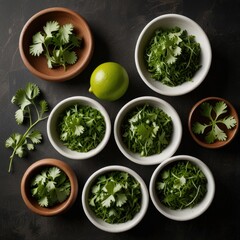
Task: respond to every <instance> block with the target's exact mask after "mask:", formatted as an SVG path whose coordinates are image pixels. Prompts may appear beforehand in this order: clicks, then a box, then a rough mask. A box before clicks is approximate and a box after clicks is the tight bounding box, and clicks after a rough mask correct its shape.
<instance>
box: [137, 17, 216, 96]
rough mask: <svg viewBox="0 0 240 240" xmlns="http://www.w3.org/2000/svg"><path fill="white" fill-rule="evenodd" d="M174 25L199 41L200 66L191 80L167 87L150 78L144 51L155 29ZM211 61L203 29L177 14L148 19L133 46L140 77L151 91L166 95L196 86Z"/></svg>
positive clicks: (182, 91)
mask: <svg viewBox="0 0 240 240" xmlns="http://www.w3.org/2000/svg"><path fill="white" fill-rule="evenodd" d="M176 26H177V27H180V28H181V29H182V30H187V32H188V34H189V35H194V36H195V40H196V42H198V43H200V47H201V65H202V67H201V68H200V69H199V70H198V71H197V72H196V74H195V75H194V77H193V78H192V81H189V82H185V83H183V84H181V85H179V86H175V87H169V86H167V85H164V84H162V83H161V82H160V81H156V80H154V79H152V78H151V74H150V73H149V72H148V70H147V68H146V64H145V60H144V52H145V48H146V45H147V44H148V42H149V40H150V39H151V38H152V36H153V34H154V32H155V30H157V29H159V28H173V27H176ZM211 61H212V50H211V45H210V42H209V39H208V37H207V35H206V34H205V32H204V31H203V29H202V28H201V27H200V26H199V25H198V24H197V23H196V22H194V21H193V20H192V19H190V18H188V17H185V16H182V15H179V14H165V15H161V16H159V17H156V18H154V19H153V20H152V21H150V22H149V23H148V24H147V25H146V26H145V27H144V28H143V30H142V32H141V33H140V35H139V37H138V40H137V43H136V47H135V64H136V68H137V71H138V73H139V75H140V77H141V78H142V80H143V81H144V82H145V83H146V85H147V86H148V87H150V88H151V89H152V90H153V91H155V92H157V93H159V94H162V95H167V96H178V95H183V94H186V93H188V92H190V91H192V90H194V89H195V88H197V87H198V86H199V85H200V84H201V83H202V81H203V80H204V79H205V77H206V75H207V73H208V71H209V68H210V66H211Z"/></svg>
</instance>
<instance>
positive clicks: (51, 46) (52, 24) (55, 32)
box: [29, 21, 82, 70]
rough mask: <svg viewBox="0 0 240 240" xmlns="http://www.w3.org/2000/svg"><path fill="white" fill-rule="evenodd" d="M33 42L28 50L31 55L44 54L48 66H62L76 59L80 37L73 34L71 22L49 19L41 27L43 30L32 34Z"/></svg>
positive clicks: (80, 41)
mask: <svg viewBox="0 0 240 240" xmlns="http://www.w3.org/2000/svg"><path fill="white" fill-rule="evenodd" d="M32 40H33V41H32V42H33V44H32V45H30V47H29V51H30V54H31V55H33V56H40V55H41V54H44V55H45V56H46V58H47V64H48V67H49V68H53V67H55V66H63V67H64V69H65V70H66V67H67V64H71V65H72V64H74V63H76V61H77V54H76V52H75V49H76V48H79V47H81V43H82V39H81V38H79V37H77V36H76V35H75V34H74V27H73V25H72V24H70V23H68V24H64V25H62V26H60V25H59V23H58V22H57V21H49V22H47V23H46V25H45V26H44V27H43V31H40V32H38V33H36V34H35V35H34V36H33V39H32Z"/></svg>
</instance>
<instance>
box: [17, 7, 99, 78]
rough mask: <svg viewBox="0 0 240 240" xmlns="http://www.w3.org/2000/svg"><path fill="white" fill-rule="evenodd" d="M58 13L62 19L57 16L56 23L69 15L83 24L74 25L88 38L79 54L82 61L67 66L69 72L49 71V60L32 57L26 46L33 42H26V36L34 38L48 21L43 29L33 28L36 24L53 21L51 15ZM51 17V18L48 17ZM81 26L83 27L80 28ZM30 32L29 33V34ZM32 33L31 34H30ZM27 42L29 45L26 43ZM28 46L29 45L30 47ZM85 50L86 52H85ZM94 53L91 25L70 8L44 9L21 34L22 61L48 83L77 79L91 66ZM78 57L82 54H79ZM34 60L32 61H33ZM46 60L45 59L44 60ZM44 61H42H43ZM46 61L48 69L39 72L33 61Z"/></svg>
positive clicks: (28, 22) (30, 19)
mask: <svg viewBox="0 0 240 240" xmlns="http://www.w3.org/2000/svg"><path fill="white" fill-rule="evenodd" d="M56 12H60V13H61V14H62V18H61V17H59V15H58V14H57V15H56V16H57V17H55V18H54V20H55V21H59V22H61V19H63V21H64V18H66V16H67V15H68V16H69V17H68V18H69V19H70V20H71V19H74V21H78V22H79V23H81V24H78V25H76V24H74V29H75V31H77V32H81V33H82V34H79V35H80V36H81V37H83V39H84V36H86V38H87V40H88V41H87V43H86V42H85V41H84V40H83V45H84V48H85V49H79V52H81V54H82V55H81V59H78V61H77V62H76V63H75V64H73V65H68V66H67V70H66V71H64V69H63V67H58V68H55V69H48V67H47V60H46V59H45V56H42V55H41V56H39V57H38V58H39V59H38V58H37V57H34V56H31V55H30V53H29V52H28V51H27V49H29V48H28V47H27V46H26V44H28V42H29V44H30V43H31V41H30V40H29V41H25V38H26V35H30V36H33V35H34V34H35V33H37V32H38V31H40V30H42V27H43V26H44V24H45V22H46V21H48V20H45V21H44V23H43V24H41V27H35V30H34V27H33V24H34V26H36V25H35V24H36V22H39V21H40V22H43V19H49V18H50V19H49V21H50V20H51V15H53V14H54V13H56ZM48 15H49V17H48ZM69 22H70V21H64V23H69ZM79 25H80V26H81V27H79ZM82 26H83V27H82ZM28 32H29V33H28ZM30 33H31V34H30ZM29 38H30V37H29V36H28V38H27V39H29ZM26 42H27V43H26ZM29 44H28V45H29ZM83 50H84V51H83ZM93 51H94V40H93V34H92V31H91V29H90V27H89V24H88V23H87V21H86V19H85V18H84V17H83V16H81V15H80V14H79V13H77V12H75V11H73V10H71V9H69V8H65V7H50V8H46V9H43V10H41V11H39V12H37V13H35V14H34V15H33V16H32V17H30V18H29V19H28V20H27V22H26V23H25V25H24V26H23V28H22V31H21V33H20V37H19V52H20V56H21V58H22V61H23V63H24V65H25V66H26V67H27V69H28V70H29V71H30V72H31V73H32V74H34V75H35V76H37V77H39V78H41V79H43V80H47V81H54V82H62V81H66V80H70V79H72V78H74V77H76V76H77V75H78V74H80V73H81V72H82V71H83V70H84V69H85V68H86V67H87V65H88V64H89V62H90V60H91V58H92V56H93ZM77 54H78V55H79V54H80V53H77ZM31 58H32V59H31ZM43 58H44V59H43ZM41 59H42V60H41ZM30 60H31V61H45V62H46V67H44V69H43V70H42V71H40V70H39V68H35V67H34V66H33V65H32V63H31V61H30ZM44 71H47V72H46V73H44ZM48 72H50V73H51V74H48Z"/></svg>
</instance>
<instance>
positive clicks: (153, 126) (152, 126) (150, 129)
mask: <svg viewBox="0 0 240 240" xmlns="http://www.w3.org/2000/svg"><path fill="white" fill-rule="evenodd" d="M172 131H173V125H172V119H171V117H170V116H168V115H167V114H166V113H165V112H164V111H163V110H162V109H160V108H157V107H154V106H150V105H148V104H145V105H143V106H138V107H136V108H134V109H133V110H132V111H130V112H129V113H128V114H127V116H126V117H125V119H124V121H123V124H122V138H123V142H124V143H125V144H126V146H127V147H128V149H130V150H131V151H132V152H134V153H140V154H141V156H150V155H153V154H157V153H161V152H162V151H163V150H164V149H165V148H166V147H167V146H168V144H169V143H170V140H171V136H172Z"/></svg>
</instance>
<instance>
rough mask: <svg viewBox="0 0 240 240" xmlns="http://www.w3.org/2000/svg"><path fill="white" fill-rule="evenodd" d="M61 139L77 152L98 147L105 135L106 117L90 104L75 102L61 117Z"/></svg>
mask: <svg viewBox="0 0 240 240" xmlns="http://www.w3.org/2000/svg"><path fill="white" fill-rule="evenodd" d="M58 127H59V134H60V139H61V141H62V142H63V143H64V145H65V146H66V147H68V148H69V149H71V150H73V151H77V152H88V151H90V150H92V149H94V148H96V147H97V146H98V145H99V143H100V142H101V141H102V139H103V138H104V135H105V130H106V124H105V121H104V117H103V116H102V114H101V113H100V112H99V111H98V110H97V109H94V108H92V107H90V106H81V105H78V104H75V105H74V106H71V107H69V108H67V109H66V110H65V111H64V113H63V114H62V116H60V118H59V124H58Z"/></svg>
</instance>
